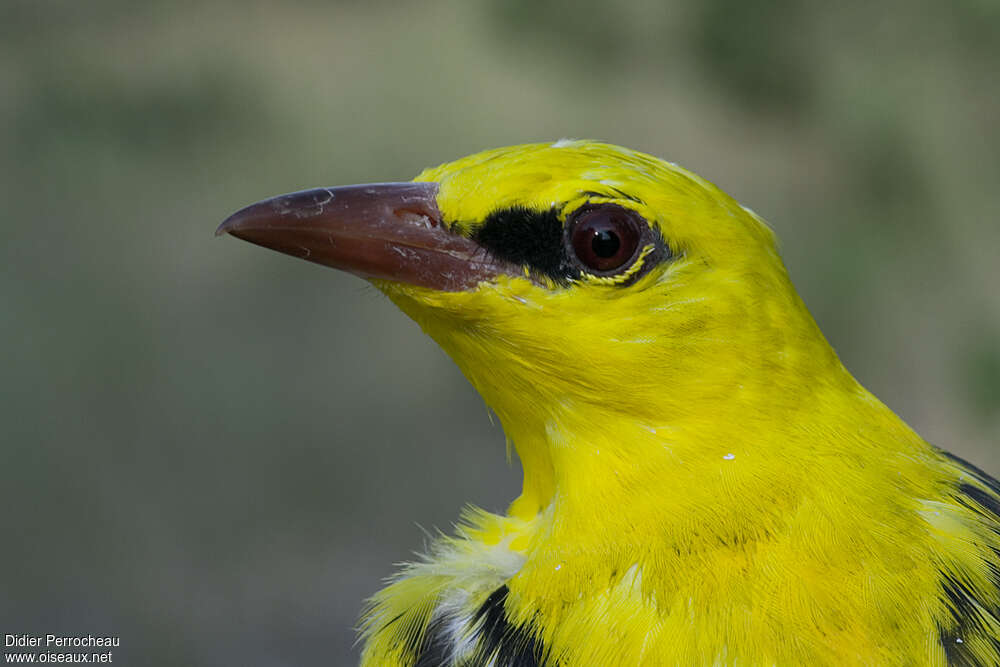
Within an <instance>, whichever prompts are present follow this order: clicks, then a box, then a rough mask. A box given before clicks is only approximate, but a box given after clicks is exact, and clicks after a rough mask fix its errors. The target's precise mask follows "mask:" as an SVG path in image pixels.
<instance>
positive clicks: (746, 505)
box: [495, 362, 927, 549]
mask: <svg viewBox="0 0 1000 667" xmlns="http://www.w3.org/2000/svg"><path fill="white" fill-rule="evenodd" d="M703 400H704V399H703ZM495 407H496V408H497V412H498V414H499V415H500V418H501V421H502V422H503V424H504V428H505V431H506V433H507V435H508V437H509V438H510V440H511V441H512V442H513V444H514V446H515V448H516V450H517V453H518V456H519V458H520V460H521V463H522V466H523V470H524V482H523V489H522V493H521V495H520V496H519V497H518V498H517V499H516V500H515V501H514V502H513V503H512V505H511V507H510V509H509V513H510V515H511V516H513V517H515V518H518V519H525V520H527V519H531V518H532V517H536V516H542V517H547V518H548V519H551V521H552V523H554V524H558V525H559V526H560V529H562V530H570V531H572V534H574V535H575V537H574V540H567V542H566V543H575V544H577V546H578V547H579V546H580V536H581V535H591V536H593V537H594V539H595V540H596V541H600V540H601V539H603V538H602V536H603V535H608V534H615V535H631V536H633V538H634V539H635V540H637V541H639V542H642V541H644V540H646V539H648V538H649V537H651V536H653V535H656V536H657V540H656V542H657V543H659V544H661V545H662V544H663V540H662V536H663V535H665V534H669V535H675V536H677V538H678V539H680V540H686V539H697V540H700V541H701V542H702V543H704V544H709V543H715V542H718V543H724V544H725V543H741V542H746V541H747V540H748V539H753V538H755V537H764V536H767V535H772V534H775V533H778V532H780V531H782V530H783V526H784V525H785V523H786V521H787V517H788V516H789V514H790V513H792V512H794V510H795V509H796V508H797V507H799V506H800V505H801V504H802V502H803V500H804V495H805V494H816V493H822V492H824V489H826V490H827V491H830V492H832V494H833V496H836V494H837V493H839V489H837V488H836V487H837V485H838V484H840V483H841V482H840V481H838V479H837V476H838V475H846V476H847V478H849V477H850V475H851V474H853V472H854V471H855V470H857V469H864V468H867V469H868V470H872V469H875V468H877V467H878V466H880V465H887V462H888V461H890V460H892V459H894V458H895V457H899V456H907V455H919V454H924V453H926V451H927V446H926V443H924V442H923V441H922V440H921V439H920V438H919V436H917V435H916V434H914V433H913V432H912V431H911V430H910V429H909V428H908V427H907V426H906V425H905V424H904V423H903V422H902V421H901V420H899V419H898V418H897V417H896V416H895V415H893V414H892V412H891V411H889V410H888V409H887V408H886V407H885V406H884V405H882V404H881V403H880V402H878V400H877V399H875V398H874V397H873V396H872V395H871V394H870V393H868V392H867V391H866V390H865V389H863V388H862V387H861V386H860V385H859V384H858V383H857V382H856V381H855V380H854V379H853V378H852V377H851V376H850V374H849V373H848V372H847V371H846V370H844V369H843V367H842V366H841V365H840V364H839V362H837V363H836V365H835V368H832V369H830V370H829V371H828V372H827V374H826V375H825V376H824V377H817V378H816V381H815V382H813V383H805V384H804V383H801V382H800V381H799V380H798V379H796V381H795V382H794V384H789V386H784V387H783V386H782V385H781V382H780V380H779V381H778V382H777V383H774V382H772V383H771V384H769V385H768V386H766V387H765V386H751V384H750V383H749V382H747V383H744V384H742V385H740V386H739V387H737V388H736V389H734V390H733V391H732V392H723V393H720V395H719V399H718V402H717V403H715V404H712V405H708V404H703V405H701V406H699V408H698V409H697V410H690V411H684V410H683V409H682V406H681V405H680V404H672V403H670V402H667V406H666V408H665V410H664V414H663V416H662V418H660V419H654V418H652V417H651V416H649V415H647V416H644V417H640V418H636V417H635V416H633V415H622V414H620V413H618V412H616V410H615V407H614V405H611V404H609V405H608V406H605V407H604V408H601V407H600V406H594V405H588V406H580V405H576V404H575V403H574V402H573V400H572V399H565V400H563V401H562V402H561V403H560V405H559V407H558V409H556V410H552V411H549V412H541V411H538V410H529V409H525V408H524V406H523V405H511V406H509V407H514V408H515V409H516V410H517V411H516V412H507V411H505V410H504V408H505V407H508V406H504V405H499V404H495ZM858 424H865V425H866V428H867V429H869V432H866V433H859V432H858V426H857V425H858ZM841 479H844V477H841ZM817 489H818V491H817ZM601 508H608V511H607V512H603V511H601ZM708 513H711V514H712V515H713V516H708ZM720 515H721V516H720ZM720 518H721V520H720ZM602 524H603V527H604V530H602V529H600V528H599V526H601V525H602ZM694 527H697V528H696V529H694V530H692V528H694ZM702 527H703V528H702ZM708 532H714V533H715V534H712V535H709V534H707V533H708ZM591 546H592V547H593V548H594V549H600V548H601V546H600V545H599V544H596V543H595V544H594V545H591ZM672 546H673V547H674V548H684V549H691V548H694V547H695V546H696V545H694V544H684V545H680V544H677V545H672Z"/></svg>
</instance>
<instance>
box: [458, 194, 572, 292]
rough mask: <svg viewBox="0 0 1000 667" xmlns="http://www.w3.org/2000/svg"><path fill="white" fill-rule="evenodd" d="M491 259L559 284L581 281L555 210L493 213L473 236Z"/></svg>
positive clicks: (516, 208) (501, 211) (521, 209)
mask: <svg viewBox="0 0 1000 667" xmlns="http://www.w3.org/2000/svg"><path fill="white" fill-rule="evenodd" d="M472 240H474V241H475V242H476V243H478V244H479V245H481V246H483V248H485V249H486V250H487V251H488V252H489V253H490V254H491V255H493V256H494V257H496V258H497V259H501V260H504V261H507V262H510V263H512V264H516V265H518V266H526V267H528V268H529V269H531V270H532V271H535V272H537V273H540V274H542V275H544V276H547V277H549V278H551V279H552V280H555V281H556V282H559V283H566V282H569V281H570V280H574V279H576V278H579V277H580V270H579V268H577V267H576V266H575V265H574V264H573V263H572V262H571V261H570V259H569V257H568V256H567V254H566V248H565V244H564V243H563V225H562V222H560V220H559V212H558V211H557V210H556V209H549V210H548V211H532V210H530V209H527V208H523V207H520V206H517V207H513V208H505V209H501V210H499V211H494V212H493V213H491V214H490V215H489V216H488V217H487V218H486V220H485V221H483V224H482V225H481V226H479V227H478V228H477V229H476V231H475V232H474V233H473V234H472Z"/></svg>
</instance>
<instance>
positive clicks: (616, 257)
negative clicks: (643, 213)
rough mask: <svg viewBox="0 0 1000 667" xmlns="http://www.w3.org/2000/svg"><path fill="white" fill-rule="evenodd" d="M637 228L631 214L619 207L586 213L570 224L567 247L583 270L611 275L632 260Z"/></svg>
mask: <svg viewBox="0 0 1000 667" xmlns="http://www.w3.org/2000/svg"><path fill="white" fill-rule="evenodd" d="M639 224H640V223H639V221H638V220H637V219H636V215H635V214H634V213H632V212H631V211H629V210H627V209H624V208H621V207H619V206H611V205H608V206H600V207H598V208H591V209H586V210H584V211H582V212H581V213H579V214H577V216H576V219H575V220H573V221H572V222H571V223H570V228H569V242H570V243H569V245H570V247H571V248H572V250H573V253H574V254H575V255H576V258H577V259H578V260H579V261H580V263H581V264H583V265H584V266H585V267H587V268H588V269H590V270H591V271H594V272H597V273H611V272H614V271H616V270H617V269H620V268H622V267H623V266H625V265H626V264H629V263H630V260H632V259H633V258H634V257H635V254H636V250H637V249H638V248H639V237H640V235H641V230H640V227H639Z"/></svg>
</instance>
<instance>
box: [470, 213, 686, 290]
mask: <svg viewBox="0 0 1000 667" xmlns="http://www.w3.org/2000/svg"><path fill="white" fill-rule="evenodd" d="M629 199H632V198H629ZM595 206H596V207H600V206H604V204H597V205H595ZM593 208H594V207H590V208H587V207H584V208H581V209H578V211H577V212H576V213H574V214H572V215H570V216H569V217H568V218H567V225H569V226H572V224H573V221H574V220H575V218H576V216H577V215H579V213H581V212H584V211H586V210H591V209H593ZM559 211H560V209H559V208H551V209H549V210H547V211H535V210H531V209H529V208H525V207H523V206H513V207H510V208H504V209H500V210H497V211H494V212H493V213H491V214H489V215H488V216H487V217H486V219H485V220H484V221H483V222H482V224H480V225H477V226H476V227H475V228H474V231H473V232H472V233H471V234H470V238H472V240H474V241H475V242H476V243H478V244H479V245H481V246H482V247H483V249H484V250H485V251H486V252H488V253H489V254H490V255H491V256H493V257H495V258H496V259H499V260H501V261H505V262H509V263H511V264H513V265H516V266H521V267H525V268H527V269H528V270H529V271H531V272H532V273H535V274H537V275H542V276H545V277H547V278H549V279H551V280H553V281H554V282H555V283H557V284H560V285H567V284H569V283H570V282H572V281H575V280H578V279H579V278H580V277H581V275H582V273H583V271H584V270H586V271H587V272H588V273H590V272H591V271H590V270H589V269H586V268H585V267H582V266H581V264H580V263H579V260H578V259H577V258H576V257H575V255H571V253H570V249H569V248H568V247H567V239H566V234H567V231H566V228H565V227H564V226H563V223H562V222H561V221H560V220H559ZM640 220H641V218H640ZM642 226H643V228H644V229H643V232H642V238H641V240H640V244H641V245H640V247H645V246H647V245H653V246H654V251H653V252H652V253H650V254H649V255H647V256H646V258H645V264H644V265H643V268H642V269H641V270H640V271H639V272H638V273H636V274H635V275H633V276H631V277H630V279H629V281H628V282H626V283H623V285H627V284H631V283H632V282H634V281H635V280H637V279H638V278H639V277H640V276H642V275H643V274H645V273H646V272H647V271H648V270H649V269H650V268H652V267H653V266H656V265H657V264H659V263H660V262H662V261H664V260H666V259H667V258H669V257H670V250H669V248H668V247H667V244H666V243H665V242H664V241H663V238H662V237H661V236H660V234H659V232H658V231H656V230H654V229H651V228H650V227H649V226H648V225H647V224H645V222H644V221H643V223H642Z"/></svg>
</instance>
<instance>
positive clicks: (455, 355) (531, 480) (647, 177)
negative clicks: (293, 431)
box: [219, 141, 1000, 667]
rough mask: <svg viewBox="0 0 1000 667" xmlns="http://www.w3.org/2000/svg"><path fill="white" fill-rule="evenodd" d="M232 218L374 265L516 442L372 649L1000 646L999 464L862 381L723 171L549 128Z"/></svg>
mask: <svg viewBox="0 0 1000 667" xmlns="http://www.w3.org/2000/svg"><path fill="white" fill-rule="evenodd" d="M226 232H228V233H229V234H232V235H234V236H237V237H239V238H242V239H245V240H247V241H250V242H252V243H256V244H259V245H262V246H265V247H269V248H273V249H275V250H279V251H281V252H285V253H288V254H291V255H295V256H298V257H302V258H304V259H308V260H310V261H313V262H319V263H321V264H325V265H328V266H333V267H336V268H339V269H343V270H346V271H350V272H352V273H355V274H357V275H360V276H362V277H364V278H366V279H368V280H370V281H371V282H372V283H373V284H374V285H375V286H376V287H377V288H378V289H380V290H381V291H382V292H384V293H385V294H386V295H388V297H389V298H390V299H391V300H392V301H393V302H394V303H396V304H397V305H398V306H399V308H401V309H402V310H403V312H405V313H406V314H407V315H409V316H410V317H412V318H413V319H414V320H416V321H417V322H418V323H419V325H420V326H421V327H422V328H423V330H424V331H425V332H426V333H427V334H428V335H429V336H431V337H432V338H433V339H434V340H435V341H437V342H438V344H440V345H441V347H442V348H444V350H445V351H446V352H447V353H448V354H449V355H450V356H451V357H452V359H454V361H455V363H456V364H458V366H459V368H461V370H462V372H463V373H464V374H465V376H466V377H467V378H468V379H469V381H470V382H471V383H472V385H473V386H474V387H475V388H476V389H477V390H478V391H479V393H480V394H481V395H482V396H483V398H484V399H485V400H486V403H487V404H488V405H489V406H490V407H491V408H492V409H493V410H494V411H495V412H496V414H497V415H498V416H499V418H500V421H501V422H502V424H503V428H504V432H505V434H506V436H507V438H508V441H509V442H510V443H512V444H513V447H514V448H515V449H516V451H517V454H518V456H519V457H520V459H521V463H522V464H523V468H524V485H523V490H522V492H521V495H520V496H519V497H518V498H517V499H516V500H514V501H513V503H512V504H511V505H510V507H509V509H508V511H507V513H506V514H505V515H503V516H501V515H496V514H491V513H488V512H485V511H482V510H472V511H468V512H467V513H466V514H465V516H464V517H463V521H462V523H461V524H460V525H459V526H458V528H457V530H456V534H455V535H454V536H453V537H443V538H440V539H439V540H438V541H437V542H436V543H435V544H434V545H433V546H432V547H431V549H430V553H428V554H427V555H426V556H424V557H423V558H422V559H420V560H419V561H417V562H415V563H412V564H410V565H407V566H405V567H404V568H403V570H402V572H400V573H399V575H398V576H397V577H396V578H395V579H394V580H393V581H392V583H390V584H389V585H388V587H387V588H385V589H384V590H382V591H381V592H379V593H377V594H376V595H375V596H374V597H373V598H372V599H371V601H370V604H369V606H368V608H367V609H366V610H365V612H364V614H363V620H362V632H363V639H364V651H363V657H362V663H363V664H364V665H371V666H376V665H377V666H383V665H386V666H400V667H401V666H419V667H430V666H436V665H455V666H477V665H482V666H485V665H490V666H496V667H505V666H513V665H517V666H520V667H526V666H541V665H547V666H550V667H555V666H560V667H574V666H603V665H765V664H766V665H875V664H879V665H981V666H984V667H995V666H997V665H1000V484H998V482H997V481H996V480H994V479H992V478H990V477H989V476H988V475H987V474H986V473H984V472H983V471H981V470H979V469H977V468H976V467H974V466H972V465H970V464H969V463H966V462H965V461H962V460H960V459H958V458H956V457H955V456H952V455H950V454H948V453H946V452H944V451H942V450H940V449H937V448H936V447H934V446H932V445H930V444H928V443H927V442H925V441H924V440H923V439H921V438H920V436H918V435H917V434H916V433H914V432H913V431H912V430H911V429H910V428H909V427H908V426H907V425H906V424H905V423H903V421H902V420H900V419H899V418H898V417H897V416H896V415H894V414H893V413H892V412H891V411H890V410H889V409H888V408H887V407H886V406H885V405H883V404H882V403H881V402H879V400H878V399H877V398H875V397H874V396H873V395H872V394H871V393H869V392H868V391H867V390H866V389H865V388H864V387H862V386H861V385H860V384H858V382H857V380H855V379H854V378H853V377H852V376H851V374H850V373H848V372H847V370H846V369H845V368H844V366H843V365H842V364H841V362H840V360H839V359H838V358H837V355H836V354H835V353H834V351H833V349H832V348H831V347H830V345H829V343H828V342H827V341H826V339H825V338H824V337H823V334H822V333H821V332H820V330H819V328H818V327H817V326H816V323H815V321H814V320H813V318H812V317H811V316H810V314H809V312H808V310H806V307H805V305H804V304H803V303H802V301H801V299H800V298H799V296H798V294H797V293H796V291H795V289H794V287H793V286H792V284H791V282H790V281H789V278H788V275H787V273H786V270H785V267H784V265H783V264H782V261H781V259H780V257H779V255H778V251H777V249H776V245H775V239H774V236H773V234H772V232H771V230H770V229H769V228H768V227H767V226H766V225H765V224H764V222H762V221H761V220H760V219H759V218H758V217H757V216H756V215H754V213H753V212H751V211H750V210H748V209H746V208H744V207H743V206H740V205H739V204H738V203H737V202H735V201H734V200H733V199H732V198H730V197H729V196H727V195H726V194H725V193H723V192H721V191H720V190H719V189H718V188H716V187H715V186H714V185H712V184H711V183H709V182H707V181H705V180H704V179H702V178H700V177H698V176H696V175H695V174H693V173H691V172H689V171H686V170H684V169H682V168H680V167H678V166H676V165H674V164H671V163H669V162H664V161H662V160H659V159H656V158H654V157H650V156H648V155H644V154H642V153H638V152H634V151H631V150H627V149H624V148H619V147H616V146H611V145H607V144H601V143H595V142H590V141H558V142H555V143H552V144H534V145H524V146H513V147H509V148H501V149H497V150H491V151H486V152H483V153H479V154H477V155H472V156H469V157H466V158H463V159H461V160H458V161H456V162H453V163H450V164H445V165H442V166H440V167H436V168H433V169H428V170H426V171H424V172H423V173H422V174H420V175H419V176H418V177H417V178H416V179H415V180H414V182H412V183H383V184H375V185H365V186H350V187H342V188H321V189H316V190H309V191H305V192H299V193H294V194H291V195H285V196H281V197H276V198H274V199H270V200H267V201H264V202H261V203H258V204H254V205H252V206H249V207H247V208H245V209H243V210H242V211H239V212H238V213H236V214H234V215H233V216H231V217H230V218H229V219H227V220H226V221H225V222H224V223H223V224H222V226H221V227H220V228H219V233H226Z"/></svg>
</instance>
